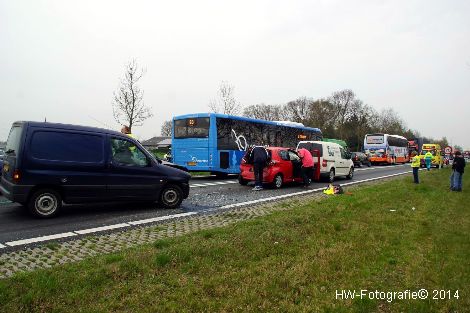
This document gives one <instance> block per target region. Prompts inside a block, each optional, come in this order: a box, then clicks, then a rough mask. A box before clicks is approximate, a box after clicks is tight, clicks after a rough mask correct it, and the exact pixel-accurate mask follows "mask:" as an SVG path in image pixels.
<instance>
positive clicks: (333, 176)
mask: <svg viewBox="0 0 470 313" xmlns="http://www.w3.org/2000/svg"><path fill="white" fill-rule="evenodd" d="M328 181H329V182H330V183H332V182H334V181H335V169H334V168H332V169H331V170H330V174H329V175H328Z"/></svg>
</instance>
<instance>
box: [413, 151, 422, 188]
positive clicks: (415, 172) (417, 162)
mask: <svg viewBox="0 0 470 313" xmlns="http://www.w3.org/2000/svg"><path fill="white" fill-rule="evenodd" d="M420 165H421V160H420V159H419V156H418V154H417V153H416V151H413V152H411V168H412V169H413V178H414V182H415V184H419V177H418V172H419V167H420Z"/></svg>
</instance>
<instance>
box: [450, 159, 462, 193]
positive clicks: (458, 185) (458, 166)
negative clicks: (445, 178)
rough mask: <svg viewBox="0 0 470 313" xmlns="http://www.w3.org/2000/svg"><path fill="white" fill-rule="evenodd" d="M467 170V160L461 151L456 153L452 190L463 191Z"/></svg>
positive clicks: (451, 183)
mask: <svg viewBox="0 0 470 313" xmlns="http://www.w3.org/2000/svg"><path fill="white" fill-rule="evenodd" d="M464 169H465V159H464V158H463V156H462V153H460V151H455V157H454V162H453V163H452V175H451V176H450V190H452V191H462V176H463V172H464Z"/></svg>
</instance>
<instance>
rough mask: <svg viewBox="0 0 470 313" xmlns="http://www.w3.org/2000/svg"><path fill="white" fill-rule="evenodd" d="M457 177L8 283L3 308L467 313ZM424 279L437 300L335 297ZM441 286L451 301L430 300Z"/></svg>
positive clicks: (358, 191) (467, 190)
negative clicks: (453, 182)
mask: <svg viewBox="0 0 470 313" xmlns="http://www.w3.org/2000/svg"><path fill="white" fill-rule="evenodd" d="M449 174H450V173H449V170H441V171H432V172H430V173H424V172H421V180H422V184H421V185H414V184H412V182H411V181H412V178H411V177H410V176H407V177H404V178H400V179H398V180H394V181H389V182H385V183H382V184H379V185H370V186H363V187H359V188H355V189H352V190H351V189H350V190H351V191H352V194H351V195H340V196H332V197H330V198H328V199H322V200H317V201H314V200H312V201H310V202H307V203H294V204H292V202H290V203H287V202H286V203H285V204H280V205H289V206H291V207H292V209H291V210H288V211H281V212H277V213H275V214H273V215H271V216H267V217H264V218H258V219H255V220H251V221H247V222H242V223H238V224H236V225H233V226H230V227H226V228H220V229H214V230H209V231H203V232H198V233H195V234H192V235H189V236H184V237H179V238H174V239H171V240H161V241H157V242H155V243H154V244H153V245H147V246H142V247H139V248H136V249H131V250H127V251H124V252H122V253H118V254H113V255H105V256H100V257H97V258H92V259H89V260H87V261H84V262H81V263H78V264H69V265H65V266H61V267H57V268H53V269H49V270H42V271H37V272H33V273H27V274H20V275H17V276H15V277H13V278H10V279H6V280H0V304H1V305H0V311H4V312H14V311H30V310H31V311H44V312H54V311H56V312H72V311H73V312H78V311H86V312H100V311H101V312H112V311H126V312H137V311H154V312H167V311H174V312H195V311H239V312H246V311H264V312H273V311H279V312H286V311H295V312H307V311H308V312H316V311H318V312H454V311H458V312H469V310H470V309H469V308H470V234H469V231H470V205H469V203H470V183H469V178H470V177H464V178H465V182H464V183H465V185H464V192H462V193H456V192H450V191H448V177H449ZM466 175H467V176H468V175H469V174H466ZM413 207H414V208H415V210H413V209H412V208H413ZM421 288H426V289H428V290H429V292H430V294H429V297H430V299H428V300H395V301H393V302H391V303H389V302H387V301H385V300H379V301H378V300H370V299H362V300H361V299H355V300H341V299H336V290H341V289H350V290H360V289H368V290H379V291H385V292H388V291H404V290H407V289H410V290H412V291H415V290H418V289H421ZM433 289H438V290H441V289H442V290H450V291H451V293H450V296H451V298H452V299H450V300H433V299H431V298H432V296H433V293H432V290H433ZM456 290H458V291H459V299H456V298H454V296H455V291H456ZM445 296H446V297H447V293H446V295H445Z"/></svg>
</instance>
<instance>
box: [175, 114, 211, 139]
mask: <svg viewBox="0 0 470 313" xmlns="http://www.w3.org/2000/svg"><path fill="white" fill-rule="evenodd" d="M209 126H210V121H209V118H208V117H197V118H186V119H180V120H175V138H177V139H183V138H207V137H209Z"/></svg>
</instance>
